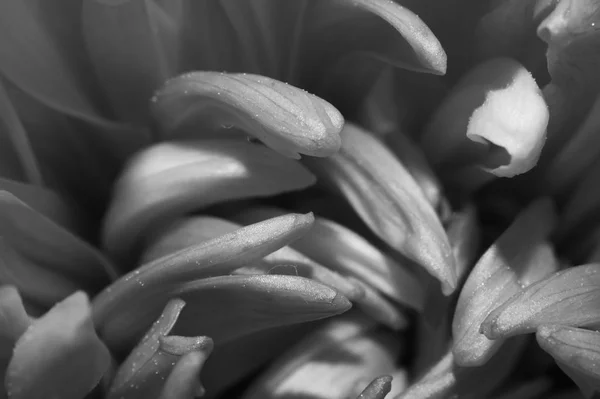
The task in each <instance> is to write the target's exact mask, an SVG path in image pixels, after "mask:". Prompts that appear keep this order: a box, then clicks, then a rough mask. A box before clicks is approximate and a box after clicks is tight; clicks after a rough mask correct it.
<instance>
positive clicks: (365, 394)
mask: <svg viewBox="0 0 600 399" xmlns="http://www.w3.org/2000/svg"><path fill="white" fill-rule="evenodd" d="M391 389H392V377H390V376H389V375H384V376H381V377H377V378H375V379H374V380H373V381H371V382H370V383H369V385H367V387H366V388H365V390H364V391H362V392H361V393H360V395H358V397H357V399H385V397H386V395H387V394H388V393H390V391H391Z"/></svg>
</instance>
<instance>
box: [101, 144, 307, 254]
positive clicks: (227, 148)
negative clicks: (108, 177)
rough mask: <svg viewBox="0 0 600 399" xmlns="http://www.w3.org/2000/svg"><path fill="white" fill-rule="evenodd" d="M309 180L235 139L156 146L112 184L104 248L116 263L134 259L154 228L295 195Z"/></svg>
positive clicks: (291, 165) (298, 169) (292, 165)
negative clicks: (212, 209)
mask: <svg viewBox="0 0 600 399" xmlns="http://www.w3.org/2000/svg"><path fill="white" fill-rule="evenodd" d="M314 181H315V178H314V176H313V175H312V174H311V173H310V172H309V171H308V170H306V169H305V168H304V167H303V166H302V165H301V164H299V163H298V162H296V161H294V160H291V159H288V158H285V157H283V156H281V155H279V154H277V153H275V152H273V151H271V150H269V149H267V148H265V147H263V146H260V145H254V144H251V143H247V142H244V141H235V140H202V141H194V142H178V143H163V144H157V145H155V146H153V147H150V148H148V149H146V150H145V151H143V152H141V153H139V154H138V155H137V156H136V157H135V158H134V159H133V160H131V161H130V163H129V166H128V167H127V168H126V170H125V171H124V172H123V174H122V176H121V178H120V179H119V181H118V182H117V184H116V188H115V193H114V195H113V200H112V204H111V207H110V209H109V210H108V214H107V215H106V217H105V222H104V223H105V226H104V245H105V247H106V248H107V250H108V251H109V252H110V253H111V254H112V255H113V256H115V257H116V258H118V259H120V260H123V261H128V260H131V259H132V258H136V256H138V255H139V252H138V251H139V246H140V244H142V242H141V241H142V239H143V237H144V236H146V235H147V234H148V229H151V228H152V227H153V226H155V225H156V224H158V223H161V222H164V221H168V220H169V219H170V218H173V217H177V216H179V215H182V214H185V213H187V212H190V211H193V210H196V209H201V208H203V207H206V206H208V205H213V204H215V203H218V202H221V201H227V200H234V199H241V198H252V197H264V196H270V195H275V194H280V193H284V192H288V191H294V190H299V189H302V188H306V187H308V186H310V185H311V184H313V183H314Z"/></svg>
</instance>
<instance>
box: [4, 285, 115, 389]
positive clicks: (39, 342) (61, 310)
mask: <svg viewBox="0 0 600 399" xmlns="http://www.w3.org/2000/svg"><path fill="white" fill-rule="evenodd" d="M109 363H110V354H109V352H108V349H107V348H106V346H104V344H103V343H102V341H100V340H99V339H98V337H97V336H96V332H95V331H94V326H93V323H92V319H91V310H90V307H89V303H88V299H87V296H86V295H85V294H83V293H81V292H77V293H75V294H73V295H71V296H70V297H69V298H67V299H65V300H64V301H63V302H60V303H58V304H57V305H56V306H54V307H53V308H52V309H51V310H50V311H49V312H48V313H46V314H45V315H44V316H43V317H41V318H40V319H38V320H36V321H35V322H34V323H33V324H32V325H31V326H30V327H29V328H28V329H27V331H25V333H24V334H23V335H22V336H21V338H20V339H19V340H18V341H17V344H16V347H15V351H14V355H13V358H12V359H11V362H10V364H9V366H8V371H7V374H6V380H5V383H6V390H7V391H8V394H9V396H10V397H11V398H14V399H20V398H23V399H25V398H26V399H36V398H40V399H41V398H61V399H71V398H72V399H80V398H82V397H83V396H84V395H86V394H87V393H88V392H89V391H91V390H92V388H94V386H95V385H96V384H97V383H98V382H99V381H100V378H101V377H102V375H103V374H104V373H105V372H106V370H107V369H108V366H109Z"/></svg>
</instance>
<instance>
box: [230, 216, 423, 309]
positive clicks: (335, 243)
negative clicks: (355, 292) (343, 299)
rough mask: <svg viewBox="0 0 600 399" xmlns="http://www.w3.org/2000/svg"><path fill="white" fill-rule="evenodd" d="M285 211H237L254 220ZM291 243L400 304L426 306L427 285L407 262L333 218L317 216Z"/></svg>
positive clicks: (304, 252) (240, 218) (321, 262)
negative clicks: (422, 284)
mask: <svg viewBox="0 0 600 399" xmlns="http://www.w3.org/2000/svg"><path fill="white" fill-rule="evenodd" d="M283 214H285V211H284V210H282V209H277V208H267V207H260V208H253V209H251V210H249V211H245V212H242V213H240V214H238V215H235V216H234V219H236V220H240V221H241V222H243V223H252V222H257V221H259V220H264V219H267V218H271V217H275V216H280V215H283ZM290 246H291V247H292V248H294V249H296V250H298V251H299V252H301V253H302V254H304V255H306V256H308V257H309V258H310V259H312V260H314V261H316V262H318V263H319V264H321V265H323V266H325V267H327V268H329V269H331V270H334V271H336V272H339V273H341V274H343V275H347V276H351V277H354V278H356V279H357V280H360V281H362V282H363V283H365V284H367V285H369V286H371V287H372V288H374V289H375V290H377V291H379V292H381V293H382V294H385V295H386V296H388V297H390V298H391V299H394V300H395V301H396V302H398V303H399V304H402V305H404V306H408V307H411V308H413V309H416V310H422V308H423V301H424V293H423V287H422V286H421V283H420V282H419V281H418V280H417V278H416V277H415V276H414V275H413V274H412V273H411V272H410V271H409V270H407V269H406V267H405V266H402V265H401V264H398V263H397V262H396V261H395V260H394V259H392V258H391V257H389V256H387V255H385V254H384V253H382V252H381V251H380V250H379V249H377V248H376V247H374V246H373V245H372V244H371V243H369V241H367V240H366V239H365V238H363V237H362V236H360V235H359V234H357V233H355V232H354V231H352V230H350V229H348V228H347V227H345V226H343V225H341V224H339V223H337V222H334V221H333V220H329V219H326V218H322V217H316V218H315V221H314V224H313V226H312V228H311V230H310V234H306V235H304V236H302V237H300V238H298V239H297V240H295V241H294V242H292V243H291V244H290Z"/></svg>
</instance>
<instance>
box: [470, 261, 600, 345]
mask: <svg viewBox="0 0 600 399" xmlns="http://www.w3.org/2000/svg"><path fill="white" fill-rule="evenodd" d="M599 303H600V264H589V265H583V266H577V267H573V268H570V269H566V270H563V271H560V272H558V273H556V274H554V275H552V276H550V277H547V278H545V279H543V280H540V281H538V282H537V283H534V284H532V285H530V286H528V287H527V288H525V289H524V290H523V291H522V292H520V293H519V294H517V295H515V296H513V297H512V298H511V299H510V300H509V301H508V302H505V303H504V304H503V305H501V306H500V307H498V308H497V309H495V310H494V311H493V312H492V313H491V314H490V315H489V316H488V317H487V318H486V320H485V321H484V322H483V324H482V325H481V331H482V332H483V333H484V334H485V335H486V336H487V337H488V338H490V339H498V338H503V337H509V336H513V335H518V334H525V333H530V332H533V331H535V330H536V329H537V328H538V327H539V326H541V325H543V324H563V325H570V326H576V327H579V326H589V325H595V324H597V323H599V322H600V310H599V309H600V307H599V305H598V304H599Z"/></svg>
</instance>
